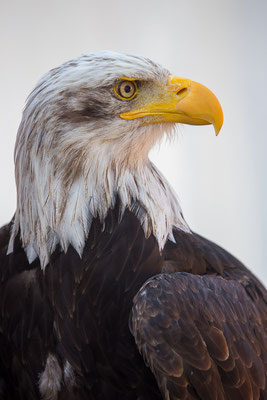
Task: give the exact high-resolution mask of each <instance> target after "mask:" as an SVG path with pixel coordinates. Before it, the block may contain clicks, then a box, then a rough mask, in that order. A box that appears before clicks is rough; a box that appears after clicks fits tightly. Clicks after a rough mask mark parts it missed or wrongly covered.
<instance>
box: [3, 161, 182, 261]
mask: <svg viewBox="0 0 267 400" xmlns="http://www.w3.org/2000/svg"><path fill="white" fill-rule="evenodd" d="M88 164H89V165H88V166H87V167H88V169H87V173H85V174H82V175H81V176H79V177H78V178H77V180H76V181H75V182H74V183H73V184H72V185H71V187H70V188H66V187H64V185H62V184H61V182H60V181H59V180H58V181H57V180H54V181H52V182H49V184H45V183H44V182H42V177H43V179H44V171H40V176H39V179H37V181H38V191H36V190H35V191H34V189H33V187H34V185H32V184H31V186H29V187H28V188H26V189H27V190H24V191H22V193H25V197H23V196H21V198H20V199H19V201H18V208H17V212H16V215H15V221H14V225H13V229H12V234H11V238H10V243H9V248H8V254H9V253H11V252H13V243H14V239H15V237H16V235H17V233H18V232H19V230H20V235H21V240H22V245H23V247H24V248H25V251H26V253H27V257H28V260H29V262H30V263H31V262H32V261H33V260H35V259H36V258H37V257H39V259H40V263H41V267H42V268H45V266H46V265H47V264H48V262H49V259H50V256H51V254H52V253H53V251H54V250H55V247H56V245H57V244H60V246H61V248H62V250H63V251H64V252H66V251H67V249H68V247H69V245H72V246H73V247H74V248H75V250H76V251H77V252H78V254H79V255H80V256H82V253H83V248H84V245H85V241H86V239H87V237H88V234H89V231H90V227H91V223H92V220H93V218H94V217H99V219H100V221H101V222H104V219H105V217H106V215H107V212H108V210H109V209H110V208H113V207H114V206H115V202H116V199H117V198H118V199H119V201H120V205H121V215H122V216H123V213H124V211H125V210H126V209H127V208H128V209H130V210H132V211H133V212H134V213H135V214H136V216H137V218H138V219H139V220H140V223H141V225H142V227H143V230H144V233H145V236H146V237H149V235H150V234H153V235H154V236H155V238H156V240H157V242H158V245H159V249H160V250H161V249H162V248H163V247H164V245H165V243H166V240H167V239H168V238H169V239H170V240H173V235H172V230H173V228H174V227H176V228H178V229H181V230H183V231H187V232H190V229H189V227H188V225H187V224H186V222H185V220H184V219H183V216H182V213H181V208H180V205H179V202H178V200H177V198H176V195H175V193H174V191H173V189H172V188H171V186H170V185H169V183H168V182H167V181H166V179H165V178H164V177H163V175H162V174H161V173H160V172H159V171H158V170H157V168H156V167H155V165H153V164H152V163H151V162H150V161H149V160H148V162H147V163H146V164H145V165H142V168H138V167H137V168H135V170H134V171H130V170H129V169H122V170H120V174H118V172H117V171H116V170H114V169H112V168H111V167H110V162H106V163H105V162H104V161H103V159H102V160H101V162H100V161H99V162H96V161H94V162H89V163H88ZM47 168H48V171H46V173H49V166H47ZM99 182H101V183H102V184H99ZM35 189H36V188H35ZM136 201H137V202H139V203H140V206H141V207H142V209H143V210H144V211H145V213H144V212H142V213H140V212H138V210H137V209H136V207H133V206H134V204H136Z"/></svg>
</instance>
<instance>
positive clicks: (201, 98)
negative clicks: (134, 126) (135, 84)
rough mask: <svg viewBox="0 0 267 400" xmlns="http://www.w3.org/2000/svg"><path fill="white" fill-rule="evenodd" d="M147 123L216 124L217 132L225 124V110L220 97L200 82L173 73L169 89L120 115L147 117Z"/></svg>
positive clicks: (132, 117) (127, 117)
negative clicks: (147, 102)
mask: <svg viewBox="0 0 267 400" xmlns="http://www.w3.org/2000/svg"><path fill="white" fill-rule="evenodd" d="M147 116H149V117H150V118H149V119H148V120H147V121H146V122H145V124H153V123H161V122H180V123H182V124H190V125H209V124H212V125H213V126H214V129H215V133H216V135H218V133H219V132H220V129H221V127H222V124H223V112H222V108H221V106H220V103H219V101H218V100H217V98H216V96H215V95H214V94H213V93H212V92H211V91H210V90H209V89H208V88H206V87H205V86H203V85H201V84H200V83H197V82H194V81H190V80H189V79H183V78H178V77H176V76H170V77H169V81H168V85H167V87H166V90H163V92H161V93H160V95H159V98H158V99H154V100H153V101H152V102H151V103H149V104H147V105H145V106H143V107H141V108H137V109H135V110H131V111H129V112H125V113H123V114H120V117H121V118H123V119H126V120H131V119H136V118H142V117H147Z"/></svg>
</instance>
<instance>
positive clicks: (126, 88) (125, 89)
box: [124, 85, 131, 93]
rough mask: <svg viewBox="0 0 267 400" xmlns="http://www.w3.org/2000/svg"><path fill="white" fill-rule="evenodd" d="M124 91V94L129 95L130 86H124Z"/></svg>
mask: <svg viewBox="0 0 267 400" xmlns="http://www.w3.org/2000/svg"><path fill="white" fill-rule="evenodd" d="M124 91H125V92H126V93H130V91H131V86H130V85H126V86H125V87H124Z"/></svg>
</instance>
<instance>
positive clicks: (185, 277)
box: [130, 233, 267, 400]
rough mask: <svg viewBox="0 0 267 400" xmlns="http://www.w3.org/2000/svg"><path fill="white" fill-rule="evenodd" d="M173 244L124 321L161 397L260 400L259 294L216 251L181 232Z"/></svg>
mask: <svg viewBox="0 0 267 400" xmlns="http://www.w3.org/2000/svg"><path fill="white" fill-rule="evenodd" d="M178 235H182V236H183V237H177V236H178ZM185 236H186V240H185ZM188 236H191V238H190V239H188ZM176 242H177V243H178V244H170V243H169V244H168V245H167V249H166V253H165V257H166V266H165V271H168V272H169V273H163V274H160V275H157V276H155V277H153V278H152V279H149V280H148V281H147V282H146V283H145V284H144V285H143V287H142V288H141V289H140V291H139V292H138V294H137V295H136V297H135V299H134V306H133V309H132V314H131V318H130V329H131V331H132V333H133V335H134V338H135V341H136V344H137V347H138V349H139V351H140V352H141V354H142V355H143V357H144V359H145V362H146V363H147V365H148V366H149V367H150V369H151V370H152V372H153V373H154V375H155V377H156V380H157V382H158V385H159V388H160V390H161V392H162V395H163V398H164V399H166V400H167V399H200V398H201V399H205V400H209V399H210V400H214V399H218V400H219V399H235V400H238V399H240V400H241V399H242V400H246V399H265V398H267V384H266V383H267V376H266V375H267V296H266V291H265V289H264V288H263V286H262V285H261V284H260V283H259V282H258V281H257V279H256V278H255V277H254V276H253V275H252V274H251V273H250V272H249V271H248V270H246V269H245V267H243V266H242V264H241V263H239V262H238V261H237V260H235V258H234V257H232V256H231V255H229V254H228V253H227V252H225V251H224V250H223V249H221V248H220V247H219V246H216V245H214V244H213V243H211V242H209V241H207V240H205V239H203V238H201V237H199V236H197V235H194V234H193V235H188V234H185V233H177V234H176ZM181 250H182V251H181ZM176 271H179V272H176ZM180 271H187V272H180ZM170 272H171V273H170Z"/></svg>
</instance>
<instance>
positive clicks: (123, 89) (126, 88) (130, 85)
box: [114, 79, 137, 100]
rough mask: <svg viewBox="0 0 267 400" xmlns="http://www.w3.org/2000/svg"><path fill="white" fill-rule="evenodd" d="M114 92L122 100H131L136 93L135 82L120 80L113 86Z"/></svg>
mask: <svg viewBox="0 0 267 400" xmlns="http://www.w3.org/2000/svg"><path fill="white" fill-rule="evenodd" d="M114 92H115V93H116V95H117V96H118V97H119V98H120V99H122V100H132V99H133V98H134V97H135V96H136V95H137V84H136V81H134V80H126V79H123V80H120V81H119V82H118V83H117V84H116V85H115V87H114Z"/></svg>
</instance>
